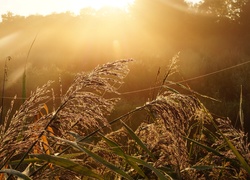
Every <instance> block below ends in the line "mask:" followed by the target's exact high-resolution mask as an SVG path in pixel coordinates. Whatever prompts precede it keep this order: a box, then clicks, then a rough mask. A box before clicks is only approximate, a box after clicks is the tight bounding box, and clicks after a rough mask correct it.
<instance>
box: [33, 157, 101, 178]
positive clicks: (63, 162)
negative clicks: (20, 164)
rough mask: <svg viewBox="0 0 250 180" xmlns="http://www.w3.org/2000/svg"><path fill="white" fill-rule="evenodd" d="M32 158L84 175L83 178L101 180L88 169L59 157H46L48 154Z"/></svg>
mask: <svg viewBox="0 0 250 180" xmlns="http://www.w3.org/2000/svg"><path fill="white" fill-rule="evenodd" d="M31 156H33V157H36V158H38V159H41V160H44V161H46V162H48V163H52V164H54V165H56V166H60V167H63V168H65V169H67V170H71V171H73V172H75V173H78V174H81V175H84V176H88V177H92V178H96V179H103V178H102V177H101V176H100V175H98V174H96V173H94V172H92V171H91V170H90V169H89V168H87V167H84V166H81V165H79V164H77V163H75V162H73V161H71V160H69V159H65V158H62V157H59V156H52V155H48V154H34V155H31Z"/></svg>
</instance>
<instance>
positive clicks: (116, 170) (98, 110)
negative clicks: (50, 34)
mask: <svg viewBox="0 0 250 180" xmlns="http://www.w3.org/2000/svg"><path fill="white" fill-rule="evenodd" d="M173 60H175V59H174V58H173ZM131 61H133V60H131V59H127V60H119V61H115V62H112V63H106V64H104V65H102V66H98V67H96V68H95V69H93V70H92V71H91V72H89V73H85V72H81V73H78V74H77V75H76V77H75V79H74V81H73V83H72V84H71V85H70V87H69V88H68V89H67V90H66V91H65V90H64V91H63V90H62V87H60V88H61V90H60V92H61V95H60V97H61V98H60V99H59V100H58V99H57V98H56V97H55V93H54V90H53V88H51V86H52V84H53V82H52V81H48V83H47V84H45V85H44V86H42V87H39V88H37V89H36V90H35V91H34V92H32V93H31V95H30V96H29V97H27V99H26V100H25V101H24V103H23V104H22V105H21V106H20V107H19V109H18V110H17V111H16V112H12V111H13V106H14V103H15V97H14V98H13V101H12V103H11V104H10V105H9V109H8V111H7V112H6V113H5V115H4V116H3V117H4V119H3V124H2V125H1V126H0V142H1V143H0V180H3V179H17V178H21V179H27V180H28V179H65V180H66V179H131V180H132V179H221V180H223V179H225V180H226V179H249V178H250V148H249V142H248V139H247V134H246V133H245V132H244V129H243V128H242V129H237V128H235V127H234V126H233V124H232V122H231V120H230V119H227V118H225V119H223V118H216V117H214V116H213V115H212V114H211V113H210V112H209V111H208V110H207V109H206V107H205V106H204V105H203V104H202V103H201V102H200V100H199V95H200V94H198V93H196V92H194V91H192V90H190V89H189V88H188V87H185V86H183V85H181V84H179V86H180V87H181V88H184V89H185V90H188V92H189V93H188V94H183V93H179V92H178V91H176V90H175V89H172V88H170V87H168V86H167V85H166V84H168V83H169V81H168V77H169V76H170V75H171V73H172V71H174V70H175V68H176V67H175V61H172V63H171V64H170V66H169V69H168V70H167V72H166V74H165V76H164V77H163V79H162V81H161V82H162V88H161V89H160V90H159V91H158V93H157V95H156V96H155V97H154V98H153V99H150V100H149V101H148V102H145V104H142V105H141V106H138V107H137V108H135V109H133V110H131V111H129V112H127V113H124V114H123V115H121V116H119V117H117V118H114V119H109V115H110V114H111V113H112V112H113V111H115V110H116V104H117V102H118V101H119V92H118V90H119V87H120V85H121V84H122V83H123V80H124V78H125V77H126V76H127V74H128V73H129V69H128V63H129V62H131ZM172 83H174V82H172ZM64 92H65V93H64ZM241 101H242V99H241ZM239 111H241V108H239ZM137 113H142V114H144V115H145V114H146V115H145V116H137V115H136V114H137ZM12 114H13V115H12ZM239 114H240V113H239ZM138 117H145V119H139V118H138ZM241 118H242V117H241ZM242 119H243V118H242ZM242 119H241V120H242ZM128 121H130V122H133V121H134V122H136V124H139V125H138V127H131V126H130V125H129V123H128ZM7 122H8V123H7ZM241 123H242V124H243V120H242V121H241ZM117 124H119V128H114V126H115V125H117ZM116 127H117V126H116Z"/></svg>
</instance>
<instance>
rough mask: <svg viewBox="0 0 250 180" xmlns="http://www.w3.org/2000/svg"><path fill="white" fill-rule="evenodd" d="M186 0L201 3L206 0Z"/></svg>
mask: <svg viewBox="0 0 250 180" xmlns="http://www.w3.org/2000/svg"><path fill="white" fill-rule="evenodd" d="M185 1H186V2H188V3H191V4H199V3H202V2H203V1H204V0H185Z"/></svg>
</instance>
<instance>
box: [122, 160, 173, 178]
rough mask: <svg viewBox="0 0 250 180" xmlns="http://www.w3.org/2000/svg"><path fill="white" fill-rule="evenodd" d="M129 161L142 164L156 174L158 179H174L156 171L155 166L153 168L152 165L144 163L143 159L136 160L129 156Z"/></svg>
mask: <svg viewBox="0 0 250 180" xmlns="http://www.w3.org/2000/svg"><path fill="white" fill-rule="evenodd" d="M127 158H128V159H129V160H131V161H133V162H136V163H138V164H141V165H143V166H145V167H147V168H149V169H151V170H152V171H153V172H154V173H155V174H156V176H157V177H158V179H159V180H168V179H172V178H171V177H170V176H169V175H167V174H166V176H165V175H164V174H162V173H161V172H160V171H159V170H158V169H156V168H155V167H154V166H152V165H151V164H149V163H147V162H145V161H143V160H142V159H138V158H135V157H132V156H128V157H127Z"/></svg>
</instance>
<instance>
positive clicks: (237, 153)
mask: <svg viewBox="0 0 250 180" xmlns="http://www.w3.org/2000/svg"><path fill="white" fill-rule="evenodd" d="M212 123H213V126H214V127H215V128H216V130H217V131H218V132H219V133H220V134H221V136H222V137H223V139H224V140H225V141H226V143H227V145H228V147H229V148H230V149H231V150H232V151H233V153H234V155H235V156H236V158H237V159H238V160H239V161H240V163H241V166H242V167H243V168H244V169H245V170H246V171H247V173H248V174H250V166H249V164H247V162H246V161H245V159H244V157H242V156H241V154H240V153H239V151H238V150H237V149H236V148H235V146H234V145H233V144H232V143H231V141H230V140H229V139H228V138H227V137H226V136H225V135H224V134H223V133H222V132H221V131H220V129H219V128H218V126H217V125H216V124H215V122H214V121H212Z"/></svg>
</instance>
